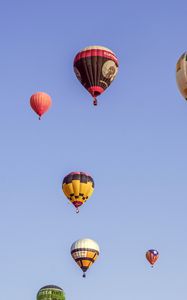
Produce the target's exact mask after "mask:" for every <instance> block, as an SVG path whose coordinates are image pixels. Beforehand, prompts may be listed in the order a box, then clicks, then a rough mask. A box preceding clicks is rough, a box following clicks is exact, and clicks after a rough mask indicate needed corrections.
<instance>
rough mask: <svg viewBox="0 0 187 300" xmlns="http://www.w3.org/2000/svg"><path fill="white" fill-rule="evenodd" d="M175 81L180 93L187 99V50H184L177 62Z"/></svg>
mask: <svg viewBox="0 0 187 300" xmlns="http://www.w3.org/2000/svg"><path fill="white" fill-rule="evenodd" d="M176 81H177V85H178V88H179V91H180V93H181V94H182V96H183V97H184V98H185V99H186V100H187V52H184V53H183V54H182V55H181V57H180V58H179V60H178V62H177V65H176Z"/></svg>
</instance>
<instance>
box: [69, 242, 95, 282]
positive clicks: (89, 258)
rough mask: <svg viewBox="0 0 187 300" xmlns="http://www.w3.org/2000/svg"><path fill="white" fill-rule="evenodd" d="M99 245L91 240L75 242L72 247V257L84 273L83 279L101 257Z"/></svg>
mask: <svg viewBox="0 0 187 300" xmlns="http://www.w3.org/2000/svg"><path fill="white" fill-rule="evenodd" d="M99 252H100V250H99V245H98V244H97V243H96V242H95V241H94V240H91V239H88V238H86V239H81V240H77V241H76V242H74V243H73V244H72V246H71V255H72V257H73V259H74V260H75V261H76V263H77V264H78V266H79V267H80V268H81V269H82V271H83V277H85V276H86V275H85V272H86V271H87V270H88V269H89V267H90V266H91V265H92V264H93V263H94V262H95V261H96V259H97V257H98V256H99Z"/></svg>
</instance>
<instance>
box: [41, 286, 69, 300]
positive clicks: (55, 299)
mask: <svg viewBox="0 0 187 300" xmlns="http://www.w3.org/2000/svg"><path fill="white" fill-rule="evenodd" d="M36 299H37V300H65V299H66V297H65V293H64V291H63V289H61V288H60V287H58V286H56V285H46V286H44V287H42V288H41V289H40V290H39V291H38V293H37V297H36Z"/></svg>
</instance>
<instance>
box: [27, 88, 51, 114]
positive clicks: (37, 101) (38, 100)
mask: <svg viewBox="0 0 187 300" xmlns="http://www.w3.org/2000/svg"><path fill="white" fill-rule="evenodd" d="M51 104H52V101H51V97H50V96H49V95H48V94H46V93H43V92H38V93H35V94H33V95H32V96H31V97H30V105H31V107H32V109H33V110H34V111H35V113H37V115H38V116H39V118H40V117H41V116H42V115H43V114H44V113H45V112H47V111H48V110H49V108H50V107H51Z"/></svg>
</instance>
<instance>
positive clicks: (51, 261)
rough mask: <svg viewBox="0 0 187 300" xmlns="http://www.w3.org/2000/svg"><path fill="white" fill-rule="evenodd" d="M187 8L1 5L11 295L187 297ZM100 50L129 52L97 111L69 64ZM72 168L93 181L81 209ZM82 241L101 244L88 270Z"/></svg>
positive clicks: (169, 4) (1, 193) (0, 125)
mask: <svg viewBox="0 0 187 300" xmlns="http://www.w3.org/2000/svg"><path fill="white" fill-rule="evenodd" d="M186 12H187V2H186V0H183V1H182V0H181V1H180V0H177V1H176V0H174V1H169V0H166V1H163V0H157V1H149V0H147V1H146V0H142V1H138V0H136V1H133V0H131V1H130V0H127V1H123V0H121V1H120V0H119V1H118V0H116V1H114V2H110V1H106V0H103V1H99V0H94V1H86V0H79V1H73V0H69V1H63V0H53V1H49V0H32V1H23V0H22V1H21V0H17V1H14V0H12V1H10V0H6V1H1V7H0V39H1V47H0V49H1V51H0V82H1V84H0V91H1V92H0V94H1V109H0V141H1V143H0V145H1V146H0V153H1V155H0V199H1V202H0V282H1V284H0V291H1V298H2V299H5V300H6V299H14V300H34V299H35V297H36V293H37V291H38V290H39V289H40V287H42V286H43V285H46V284H56V285H59V286H61V287H62V288H63V289H64V290H65V292H66V297H67V300H77V299H79V300H88V299H89V300H95V299H97V300H103V299H128V300H139V299H141V300H148V299H152V300H158V299H170V300H176V299H185V297H186V293H187V285H186V276H187V262H186V252H187V236H186V232H187V218H186V211H187V185H186V170H187V159H186V152H187V103H186V102H185V100H183V98H182V96H181V95H180V93H179V91H178V89H177V86H176V80H175V65H176V62H177V60H178V58H179V56H180V55H181V54H182V53H183V52H184V51H185V50H187V35H186ZM89 45H102V46H106V47H108V48H110V49H112V50H113V51H114V52H115V54H116V55H117V57H118V59H119V73H118V75H117V77H116V79H115V81H114V82H113V83H112V85H111V86H110V87H109V89H108V90H107V91H105V93H104V94H102V95H101V96H100V97H99V98H98V100H99V105H98V107H94V106H93V105H92V99H91V97H90V95H89V94H88V92H87V91H86V90H85V89H84V88H83V87H82V86H81V84H80V83H79V82H78V80H77V78H76V77H75V75H74V72H73V67H72V64H73V59H74V56H75V55H76V53H77V52H78V51H79V50H81V49H82V48H84V47H86V46H89ZM37 91H44V92H46V93H49V94H50V95H51V97H52V101H53V105H52V108H51V109H50V111H49V112H48V113H46V114H45V115H44V117H43V119H42V121H38V118H37V116H36V114H35V113H34V112H33V111H32V110H31V108H30V106H29V98H30V96H31V95H32V94H33V93H35V92H37ZM71 171H85V172H88V173H90V174H91V175H92V176H93V178H94V180H95V191H94V194H93V196H92V197H91V198H90V199H89V200H88V202H87V203H86V204H85V205H84V206H82V207H81V209H80V213H79V214H76V213H75V210H74V207H73V206H72V205H68V203H67V199H66V198H65V196H64V194H63V193H62V191H61V182H62V180H63V178H64V176H65V175H66V174H68V173H69V172H71ZM85 237H88V238H91V239H94V240H96V241H97V242H98V244H99V246H100V250H101V253H100V257H99V259H98V260H97V261H96V263H95V264H94V265H93V266H92V267H91V268H90V270H89V271H88V272H87V278H86V279H83V278H82V272H81V270H80V269H79V268H78V266H77V265H76V264H75V262H74V261H73V260H72V258H71V256H70V247H71V244H72V243H73V242H74V241H75V240H77V239H79V238H85ZM150 248H156V249H158V251H159V252H160V259H159V261H158V262H157V264H156V265H155V268H154V269H151V268H150V266H149V264H148V262H147V261H146V260H145V252H146V250H147V249H150Z"/></svg>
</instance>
